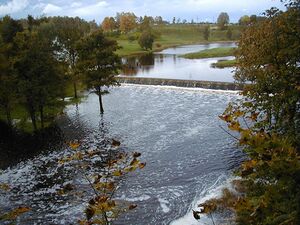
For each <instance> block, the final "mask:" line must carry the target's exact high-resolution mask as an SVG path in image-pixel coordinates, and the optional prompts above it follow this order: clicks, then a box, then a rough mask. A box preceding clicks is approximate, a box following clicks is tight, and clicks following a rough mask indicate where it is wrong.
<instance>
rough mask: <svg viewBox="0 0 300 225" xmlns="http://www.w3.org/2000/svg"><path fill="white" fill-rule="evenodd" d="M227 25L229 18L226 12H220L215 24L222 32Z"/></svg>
mask: <svg viewBox="0 0 300 225" xmlns="http://www.w3.org/2000/svg"><path fill="white" fill-rule="evenodd" d="M228 23H229V16H228V14H227V13H226V12H221V13H220V15H219V16H218V20H217V24H218V26H219V28H220V29H221V30H224V29H225V28H226V26H227V24H228Z"/></svg>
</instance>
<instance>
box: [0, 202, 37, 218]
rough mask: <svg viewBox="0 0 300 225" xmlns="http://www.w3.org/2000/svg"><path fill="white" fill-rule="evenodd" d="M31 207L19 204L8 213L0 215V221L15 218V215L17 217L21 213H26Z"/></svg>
mask: <svg viewBox="0 0 300 225" xmlns="http://www.w3.org/2000/svg"><path fill="white" fill-rule="evenodd" d="M30 210H31V209H30V208H29V207H26V206H20V207H18V208H16V209H14V210H12V211H11V212H9V213H6V214H4V215H2V216H1V215H0V221H1V220H15V219H17V217H19V216H20V215H22V214H23V213H26V212H28V211H30Z"/></svg>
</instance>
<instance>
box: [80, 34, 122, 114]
mask: <svg viewBox="0 0 300 225" xmlns="http://www.w3.org/2000/svg"><path fill="white" fill-rule="evenodd" d="M77 48H78V51H79V53H80V54H79V68H80V70H81V71H82V73H84V74H85V77H86V78H85V80H86V83H87V85H88V87H89V88H92V89H93V90H94V92H95V93H96V94H97V95H98V97H99V106H100V113H101V114H103V113H104V109H103V103H102V95H104V94H107V93H108V90H105V89H104V87H110V86H114V85H118V82H117V80H116V78H115V75H116V74H118V69H119V68H120V65H121V60H120V58H119V57H118V55H117V54H116V53H115V51H116V50H117V49H118V44H117V42H116V41H114V40H110V39H107V38H105V36H104V34H103V33H102V31H96V32H94V33H92V34H91V35H89V36H86V37H84V38H82V39H81V41H80V43H79V44H78V46H77Z"/></svg>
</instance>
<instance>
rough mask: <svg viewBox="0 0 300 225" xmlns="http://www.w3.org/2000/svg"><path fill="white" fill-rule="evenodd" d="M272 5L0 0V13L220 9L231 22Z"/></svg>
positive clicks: (208, 15) (265, 1)
mask: <svg viewBox="0 0 300 225" xmlns="http://www.w3.org/2000/svg"><path fill="white" fill-rule="evenodd" d="M272 6H275V7H278V8H281V9H283V6H282V4H281V3H280V0H84V1H80V0H0V17H2V16H4V15H10V16H12V17H13V18H22V17H27V15H28V14H30V15H33V16H41V15H46V16H54V15H60V16H79V17H81V18H84V19H86V20H96V21H97V22H101V21H102V20H103V18H104V17H105V16H115V15H116V12H134V13H135V15H137V16H144V15H148V16H159V15H160V16H162V17H163V18H164V19H165V20H168V21H171V20H172V18H173V17H174V16H175V17H176V18H181V20H183V19H187V20H188V21H191V19H193V20H194V21H209V22H214V21H216V19H217V17H218V15H219V13H220V12H227V13H228V14H229V17H230V21H231V22H236V21H237V20H238V19H239V18H240V17H241V16H243V15H246V14H247V15H251V14H256V15H259V14H260V13H262V12H263V11H264V10H266V9H268V8H270V7H272Z"/></svg>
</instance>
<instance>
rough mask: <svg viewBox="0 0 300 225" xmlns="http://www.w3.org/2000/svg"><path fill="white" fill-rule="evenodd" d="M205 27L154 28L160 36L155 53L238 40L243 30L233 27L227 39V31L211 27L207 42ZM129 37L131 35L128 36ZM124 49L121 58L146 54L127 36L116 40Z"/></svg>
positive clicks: (170, 26)
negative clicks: (169, 49) (178, 47)
mask: <svg viewBox="0 0 300 225" xmlns="http://www.w3.org/2000/svg"><path fill="white" fill-rule="evenodd" d="M203 27H204V26H203V25H199V24H170V25H160V26H154V27H153V31H154V32H155V33H156V34H158V38H157V39H156V40H155V42H154V44H153V51H160V50H163V49H165V48H169V47H174V46H178V45H188V44H201V43H209V42H222V41H234V40H238V38H239V36H240V33H241V30H242V28H241V27H240V26H232V27H231V30H232V38H231V39H228V38H227V35H226V33H227V30H218V29H217V28H215V27H213V26H211V30H210V37H209V39H208V41H207V40H205V39H204V37H203ZM128 36H129V35H128ZM116 40H117V42H118V43H119V45H120V46H121V47H122V48H121V49H119V50H118V51H117V53H118V54H119V55H120V56H127V55H135V54H143V53H146V51H145V50H143V49H142V48H141V47H140V46H139V44H138V42H137V40H135V41H129V40H128V38H127V37H126V35H121V36H120V37H118V38H116Z"/></svg>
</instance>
